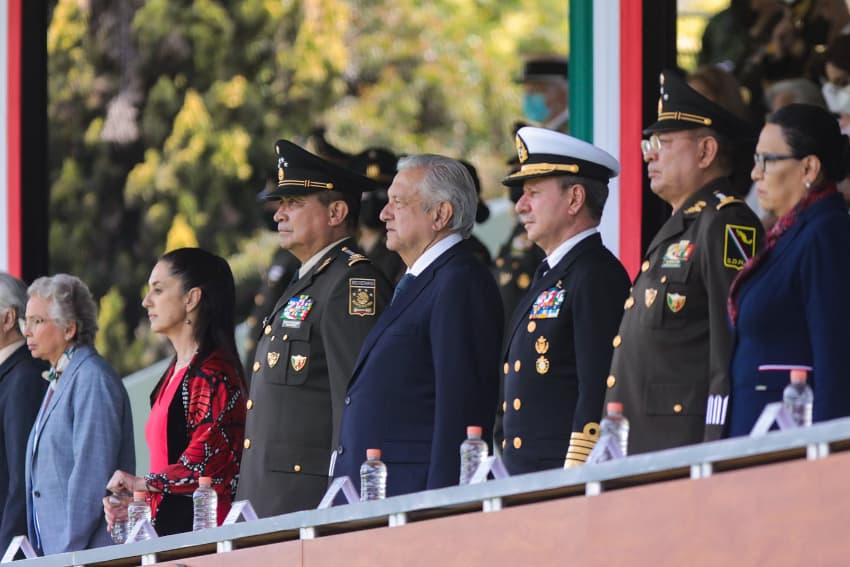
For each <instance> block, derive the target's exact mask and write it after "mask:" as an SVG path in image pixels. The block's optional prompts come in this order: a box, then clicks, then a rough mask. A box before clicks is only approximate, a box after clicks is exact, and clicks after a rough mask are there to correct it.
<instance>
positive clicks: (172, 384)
mask: <svg viewBox="0 0 850 567" xmlns="http://www.w3.org/2000/svg"><path fill="white" fill-rule="evenodd" d="M186 368H187V367H186V366H184V367H183V368H181V369H180V370H178V371H177V373H176V375H175V373H174V369H173V368H171V369H169V372H168V377H167V378H166V379H165V380H166V382H165V387H164V388H162V389H161V390H160V391H159V394H158V395H157V397H156V401H155V402H154V403H153V405H152V406H151V414H150V417H148V422H147V424H145V441H147V442H148V451H149V453H150V461H151V462H150V467H151V471H152V472H155V473H156V472H163V471H164V470H165V468H166V467H167V466H168V406H170V405H171V402H172V401H173V400H174V394H176V393H177V389H178V388H179V387H180V382H181V381H182V380H183V376H184V375H185V374H186ZM151 511H152V512H154V514H155V513H156V512H155V510H151Z"/></svg>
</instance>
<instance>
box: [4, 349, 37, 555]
mask: <svg viewBox="0 0 850 567" xmlns="http://www.w3.org/2000/svg"><path fill="white" fill-rule="evenodd" d="M44 370H47V365H46V364H43V363H41V362H40V361H37V360H34V359H33V357H32V356H30V351H29V349H28V348H27V346H26V345H25V344H24V345H22V346H21V347H19V348H18V349H17V350H16V351H15V352H13V353H12V354H11V356H9V358H7V359H6V360H5V361H3V364H0V427H2V429H0V434H2V435H1V436H0V437H2V439H3V450H2V451H0V552H2V551H4V550H5V549H6V548H7V547H8V546H9V542H11V541H12V538H13V537H15V536H16V535H25V534H26V533H27V499H26V483H25V477H24V468H25V466H26V465H25V463H26V452H27V438H29V434H30V429H32V424H33V422H35V416H36V415H38V408H39V406H40V405H41V400H42V398H43V397H44V391H45V390H46V389H47V381H46V380H44V379H43V378H42V377H41V373H42V371H44Z"/></svg>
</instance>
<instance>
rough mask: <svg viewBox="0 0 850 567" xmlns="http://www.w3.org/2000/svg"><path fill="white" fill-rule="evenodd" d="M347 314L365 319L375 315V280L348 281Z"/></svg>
mask: <svg viewBox="0 0 850 567" xmlns="http://www.w3.org/2000/svg"><path fill="white" fill-rule="evenodd" d="M348 314H349V315H359V316H360V317H366V316H369V315H374V314H375V280H374V279H372V278H349V279H348Z"/></svg>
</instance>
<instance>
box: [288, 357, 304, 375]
mask: <svg viewBox="0 0 850 567" xmlns="http://www.w3.org/2000/svg"><path fill="white" fill-rule="evenodd" d="M289 364H290V365H291V366H292V369H293V370H294V371H296V372H301V370H302V369H303V368H304V365H305V364H307V357H306V356H304V355H303V354H293V355H292V356H290V357H289Z"/></svg>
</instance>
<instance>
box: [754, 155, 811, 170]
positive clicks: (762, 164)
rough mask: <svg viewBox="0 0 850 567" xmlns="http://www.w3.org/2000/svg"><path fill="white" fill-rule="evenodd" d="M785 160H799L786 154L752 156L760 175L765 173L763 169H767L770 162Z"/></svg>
mask: <svg viewBox="0 0 850 567" xmlns="http://www.w3.org/2000/svg"><path fill="white" fill-rule="evenodd" d="M785 159H800V158H798V157H797V156H792V155H788V154H758V153H756V154H753V163H754V164H755V165H756V167H758V168H759V169H760V170H761V172H762V173H764V172H765V168H766V167H767V163H768V162H771V161H782V160H785Z"/></svg>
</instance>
